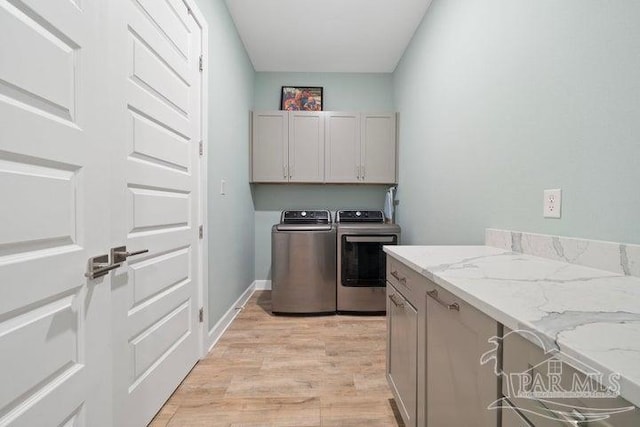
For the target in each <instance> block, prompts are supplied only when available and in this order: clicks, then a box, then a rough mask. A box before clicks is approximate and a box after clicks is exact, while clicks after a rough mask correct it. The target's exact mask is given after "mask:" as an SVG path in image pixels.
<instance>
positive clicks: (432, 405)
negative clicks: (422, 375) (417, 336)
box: [426, 288, 498, 427]
mask: <svg viewBox="0 0 640 427" xmlns="http://www.w3.org/2000/svg"><path fill="white" fill-rule="evenodd" d="M435 290H436V292H437V294H433V290H431V291H430V292H429V293H428V294H427V373H426V375H427V425H428V426H438V427H459V426H467V427H472V426H477V427H491V426H494V427H495V426H497V423H498V411H497V410H490V409H487V408H488V407H489V405H490V404H491V403H493V402H494V401H495V400H496V399H497V398H498V377H497V376H496V375H495V374H494V371H493V369H494V367H493V366H490V364H487V365H481V364H480V358H481V356H482V354H483V353H485V352H486V351H487V350H488V349H490V348H491V344H489V342H488V340H489V338H491V337H494V336H497V332H498V325H497V323H496V322H495V321H494V320H493V319H491V318H489V317H487V316H485V315H484V314H482V313H481V312H479V311H478V310H476V309H475V308H473V307H471V306H470V305H468V304H466V303H464V302H463V301H460V300H459V299H458V298H455V297H454V296H453V295H451V294H450V293H448V292H445V291H444V290H442V289H441V288H437V289H435Z"/></svg>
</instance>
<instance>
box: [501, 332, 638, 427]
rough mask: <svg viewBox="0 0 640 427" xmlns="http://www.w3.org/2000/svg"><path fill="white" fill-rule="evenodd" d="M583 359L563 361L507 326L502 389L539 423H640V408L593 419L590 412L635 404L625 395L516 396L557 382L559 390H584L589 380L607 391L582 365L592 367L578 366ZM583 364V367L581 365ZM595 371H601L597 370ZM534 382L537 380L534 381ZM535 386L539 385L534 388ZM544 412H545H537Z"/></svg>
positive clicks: (620, 426) (621, 426)
mask: <svg viewBox="0 0 640 427" xmlns="http://www.w3.org/2000/svg"><path fill="white" fill-rule="evenodd" d="M578 365H579V362H577V361H574V362H572V363H571V364H569V363H567V362H564V361H560V360H559V359H557V358H555V357H553V355H551V354H546V355H545V354H544V351H543V350H542V348H541V347H539V346H538V345H536V344H534V343H532V342H530V341H528V340H526V339H525V338H523V337H522V336H521V335H519V334H517V333H511V331H509V330H505V338H504V340H503V368H504V373H505V375H506V376H505V378H504V380H503V383H502V392H503V394H504V395H506V396H510V400H511V401H512V402H513V404H514V406H516V407H519V408H523V409H524V410H525V411H530V412H527V415H526V416H527V418H528V420H529V421H530V422H531V423H532V424H534V425H535V426H539V425H540V426H545V427H546V426H554V427H556V426H558V427H559V426H575V425H579V426H589V427H610V426H616V427H631V426H640V410H639V409H638V408H633V409H631V410H625V411H623V412H620V413H618V414H611V416H610V417H609V418H605V419H601V420H598V419H594V420H589V415H588V414H597V413H598V412H600V411H605V410H611V409H616V408H632V407H633V405H632V404H631V403H629V402H627V401H626V400H625V399H623V398H622V397H611V398H595V397H583V396H565V397H558V396H553V395H551V396H549V395H546V396H544V397H541V398H536V397H535V396H531V397H529V398H525V397H516V394H517V393H518V392H519V391H520V390H523V391H525V392H530V391H542V392H544V391H547V390H552V391H553V387H552V385H551V383H553V384H557V388H556V390H558V391H563V390H564V391H570V392H571V391H580V387H581V385H584V384H589V388H588V390H589V391H596V392H604V391H606V388H605V387H603V386H601V385H600V384H599V383H598V382H597V381H596V379H597V378H596V377H594V376H588V375H587V374H585V373H584V372H582V371H581V370H580V369H587V370H588V369H589V367H586V366H585V367H580V366H578ZM579 368H580V369H579ZM592 374H595V375H597V373H596V372H593V373H592ZM530 384H535V386H534V385H530ZM534 387H535V388H534ZM536 414H541V415H536Z"/></svg>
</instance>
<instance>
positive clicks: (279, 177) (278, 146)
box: [251, 111, 289, 182]
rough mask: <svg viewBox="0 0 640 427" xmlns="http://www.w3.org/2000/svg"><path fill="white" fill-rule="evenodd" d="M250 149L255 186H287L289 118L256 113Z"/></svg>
mask: <svg viewBox="0 0 640 427" xmlns="http://www.w3.org/2000/svg"><path fill="white" fill-rule="evenodd" d="M252 125H253V131H252V134H253V135H252V145H251V165H252V168H251V170H252V177H251V181H252V182H287V181H288V179H289V171H288V170H287V163H288V150H287V147H288V144H289V143H288V115H287V112H286V111H255V112H254V113H253V121H252Z"/></svg>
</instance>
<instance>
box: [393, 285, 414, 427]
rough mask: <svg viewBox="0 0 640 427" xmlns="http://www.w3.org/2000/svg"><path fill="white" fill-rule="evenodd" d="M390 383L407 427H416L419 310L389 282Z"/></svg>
mask: <svg viewBox="0 0 640 427" xmlns="http://www.w3.org/2000/svg"><path fill="white" fill-rule="evenodd" d="M387 331H388V333H387V381H388V382H389V386H390V387H391V391H392V393H393V395H394V397H395V400H396V404H397V406H398V410H399V411H400V414H401V415H402V419H403V421H404V423H405V425H406V426H407V427H412V426H416V416H417V406H416V399H417V383H418V371H417V369H418V366H417V356H418V311H417V310H416V308H415V307H413V306H412V305H411V304H410V303H409V301H408V300H407V299H406V298H405V297H404V296H403V295H402V294H401V293H400V292H399V291H398V290H397V289H396V288H394V287H393V286H392V285H391V284H390V283H387Z"/></svg>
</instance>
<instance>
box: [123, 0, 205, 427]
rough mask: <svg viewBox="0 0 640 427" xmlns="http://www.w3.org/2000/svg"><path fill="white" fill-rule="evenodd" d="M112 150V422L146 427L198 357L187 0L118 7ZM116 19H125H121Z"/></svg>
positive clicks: (197, 35)
mask: <svg viewBox="0 0 640 427" xmlns="http://www.w3.org/2000/svg"><path fill="white" fill-rule="evenodd" d="M118 5H119V7H121V8H122V10H121V11H119V12H117V13H116V20H115V24H116V26H117V36H116V37H117V38H116V39H115V43H114V46H117V49H118V50H119V51H120V56H119V58H120V62H118V63H117V64H116V66H115V67H114V68H117V69H118V70H119V73H120V74H119V81H120V82H121V85H120V93H116V94H115V96H116V97H117V98H119V99H120V102H118V105H117V107H116V108H117V110H118V111H117V113H118V114H120V115H121V117H122V121H123V123H125V126H124V127H123V130H122V133H121V140H122V141H123V144H120V145H121V147H120V145H117V149H116V150H115V152H114V162H113V163H114V173H115V175H116V186H115V189H114V193H113V204H114V206H115V207H117V209H116V210H115V211H114V215H113V230H114V243H115V244H116V245H126V247H127V249H128V250H129V251H130V252H133V251H139V250H144V249H147V250H149V252H148V253H144V254H141V255H136V256H131V257H129V258H128V262H127V264H126V265H125V266H124V267H123V268H121V269H120V270H119V271H118V273H117V274H116V276H115V277H114V282H113V286H112V289H113V295H112V299H113V330H114V331H113V337H114V338H113V339H114V408H115V410H114V411H115V425H117V426H119V427H122V426H142V425H145V424H146V423H147V422H149V421H150V420H151V419H152V417H153V416H154V415H155V413H156V412H157V411H158V410H159V409H160V407H161V406H162V404H163V403H164V402H165V401H166V399H167V398H168V397H169V396H170V395H171V393H172V392H173V391H174V390H175V388H176V387H177V386H178V385H179V384H180V382H181V381H182V379H183V378H184V377H185V376H186V375H187V373H188V372H189V370H190V369H191V368H192V367H193V365H194V364H195V363H196V361H197V359H198V355H199V339H200V338H199V322H198V310H199V303H198V284H199V282H198V281H199V279H200V278H199V273H198V269H197V265H198V257H199V251H200V240H199V237H198V227H199V223H198V221H199V215H198V212H199V205H198V203H199V171H200V167H199V164H200V163H199V162H200V158H199V150H198V144H199V142H200V138H201V136H200V135H201V130H200V129H201V117H200V112H201V106H200V102H201V99H200V90H201V73H200V71H199V68H198V63H199V57H200V52H201V30H200V28H199V27H198V25H197V23H196V22H195V20H194V18H193V16H191V14H190V13H189V12H188V9H187V7H186V6H185V5H184V4H183V3H182V2H181V1H180V0H120V1H119V2H118ZM118 18H119V19H118Z"/></svg>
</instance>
